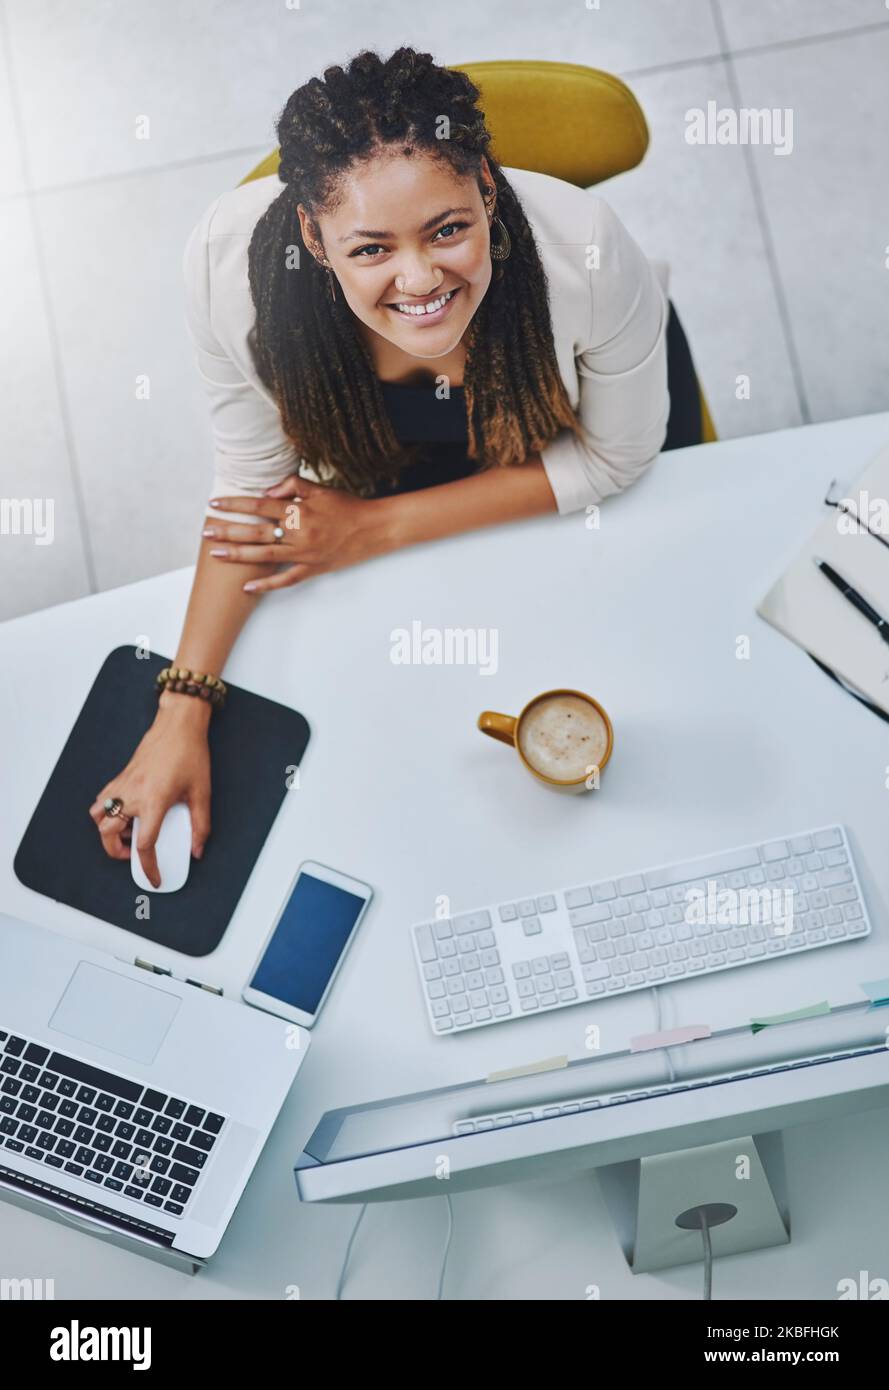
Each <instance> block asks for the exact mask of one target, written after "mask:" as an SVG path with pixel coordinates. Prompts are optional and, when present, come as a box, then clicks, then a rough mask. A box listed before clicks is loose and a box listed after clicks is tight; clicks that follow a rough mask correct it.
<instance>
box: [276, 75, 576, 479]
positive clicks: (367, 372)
mask: <svg viewBox="0 0 889 1390" xmlns="http://www.w3.org/2000/svg"><path fill="white" fill-rule="evenodd" d="M478 99H479V91H478V89H477V88H476V87H475V86H474V85H473V83H472V82H471V81H470V79H469V78H468V77H467V76H466V74H465V73H462V72H458V71H455V70H453V69H449V68H444V67H441V66H439V65H438V64H436V63H435V62H434V61H433V59H432V56H431V54H428V53H418V52H416V51H415V50H414V49H413V48H407V47H405V48H399V49H397V50H396V51H395V52H394V53H393V54H392V55H391V57H389V58H388V59H385V60H384V59H382V58H381V57H380V56H379V54H377V53H373V52H370V51H364V52H361V53H359V54H358V55H357V56H356V57H355V58H353V59H352V60H351V62H349V63H348V65H347V66H346V67H345V68H342V67H339V66H337V67H330V68H327V69H326V71H325V73H324V77H323V80H320V79H318V78H312V79H310V81H308V82H306V83H305V84H304V85H303V86H302V87H299V88H297V90H296V91H295V92H293V94H292V95H291V96H290V98H289V100H288V101H287V104H286V105H285V107H284V110H283V112H282V113H281V116H280V118H279V120H278V124H277V135H278V143H279V145H280V148H281V163H280V169H279V177H280V179H281V180H282V182H283V183H284V185H285V187H284V189H283V191H282V192H281V193H280V194H279V195H278V197H277V198H276V199H275V200H274V202H272V203H271V204H270V205H269V207H268V208H267V210H266V211H265V213H264V214H263V215H262V217H261V218H260V219H259V221H258V222H257V224H256V227H255V228H254V231H253V235H252V237H251V241H250V249H249V257H248V271H249V282H250V291H251V295H252V297H253V303H254V306H255V309H256V324H255V329H254V334H253V354H254V358H255V361H256V366H257V370H258V372H259V375H260V378H261V380H262V381H263V382H264V383H265V385H266V386H267V387H268V389H269V390H270V392H271V393H272V394H273V396H274V398H275V400H276V402H277V404H278V407H279V410H280V412H281V419H282V424H283V428H284V431H285V433H286V434H287V436H288V437H289V438H290V439H291V440H292V441H293V442H294V444H295V446H296V448H297V451H298V453H299V455H300V457H301V458H303V459H305V460H306V461H307V462H309V463H311V464H312V466H313V467H314V468H315V469H316V470H317V471H318V473H319V476H320V475H322V474H326V475H327V479H329V481H330V483H331V485H333V486H336V487H344V488H346V489H347V490H348V491H350V492H354V493H357V494H358V495H361V496H373V495H374V492H375V491H376V489H377V487H378V486H379V484H380V483H381V482H384V481H385V482H388V483H390V484H392V485H393V486H397V481H398V475H399V472H400V470H401V469H403V468H404V467H405V466H406V465H407V464H408V463H410V462H412V461H414V460H415V458H416V446H413V447H412V446H406V445H404V444H402V443H400V442H399V441H398V440H397V439H396V437H395V433H394V431H393V428H392V424H391V421H390V420H389V417H388V414H387V411H386V408H385V404H384V401H383V395H382V392H381V390H380V383H379V381H378V379H377V377H376V374H375V371H374V368H373V362H372V359H371V356H370V353H369V351H368V349H367V347H366V346H365V344H364V342H363V340H362V338H361V335H360V334H359V332H358V331H357V328H356V320H355V318H354V316H353V314H352V313H351V311H350V309H349V308H348V306H347V305H346V304H345V303H344V302H343V298H342V295H341V294H337V296H336V298H335V299H332V298H331V295H330V291H329V287H328V274H327V272H326V271H325V270H324V269H322V268H320V267H318V265H317V262H316V260H315V258H314V256H312V254H311V252H310V251H309V249H308V247H307V246H306V244H305V242H304V240H303V236H302V230H301V226H300V221H299V216H298V213H297V203H302V204H303V205H304V206H305V208H306V211H307V213H308V214H309V217H310V219H311V220H312V221H314V220H315V219H316V218H317V215H318V213H320V212H323V211H325V210H326V209H330V208H332V207H333V206H335V205H336V199H337V196H338V181H339V179H340V178H341V177H342V176H343V175H344V174H345V173H346V172H347V171H348V170H349V169H350V168H351V166H352V165H353V164H354V163H355V162H356V161H364V160H367V159H369V158H372V157H373V156H374V155H375V154H377V153H381V152H383V151H386V150H394V149H397V148H398V147H399V146H401V147H402V149H403V152H404V153H405V154H409V153H413V152H414V151H415V150H419V152H421V153H423V154H426V155H431V156H433V157H435V158H438V159H443V160H447V162H448V163H449V164H450V166H451V168H452V169H453V170H454V171H455V173H456V174H457V175H458V176H460V177H465V176H467V175H471V174H474V175H475V176H476V177H477V178H479V180H480V178H481V169H480V165H481V159H482V156H483V155H484V156H486V157H487V160H488V165H489V168H490V170H491V174H492V175H493V181H494V186H495V189H496V192H497V212H498V216H499V217H500V219H501V221H502V222H503V223H504V224H505V226H506V229H507V231H508V233H509V237H510V239H511V242H512V251H511V254H510V256H509V258H508V259H507V260H505V261H498V262H495V270H494V275H493V277H492V280H491V283H490V285H489V287H488V290H487V292H486V293H485V295H484V297H483V299H482V301H481V303H480V304H479V306H478V308H477V310H476V312H475V314H474V315H473V318H472V320H471V321H470V324H469V327H468V329H467V331H466V333H465V335H464V344H465V347H466V361H465V365H464V372H463V386H464V394H465V402H466V415H467V427H468V446H467V452H468V454H469V457H470V458H472V459H475V460H477V461H478V467H479V468H480V469H482V468H488V467H490V466H492V465H500V466H504V465H509V464H518V463H522V462H524V461H525V460H526V459H527V458H528V457H529V455H531V454H534V453H537V452H539V451H540V449H542V448H543V446H544V445H545V444H547V443H549V442H550V440H552V439H553V438H554V436H555V435H556V434H557V433H558V432H559V431H560V430H562V429H564V428H568V429H571V430H573V431H574V432H575V433H576V434H580V432H581V427H580V424H579V422H578V420H577V417H576V416H575V414H574V411H573V410H572V408H571V403H570V401H569V399H568V395H567V392H566V390H565V386H564V383H563V381H562V379H561V376H560V374H559V369H558V365H557V362H556V356H555V350H554V347H553V335H552V324H551V321H550V313H549V300H548V295H547V282H546V275H545V272H544V269H543V265H542V264H541V261H540V257H539V255H538V252H537V247H536V245H535V242H534V237H533V233H532V231H531V227H530V225H529V223H528V220H527V218H526V217H525V214H524V212H523V210H522V207H521V204H520V203H519V200H518V198H517V196H516V194H515V192H514V191H513V189H512V188H511V187H510V185H509V183H508V182H507V180H506V178H505V177H504V175H503V172H502V170H501V169H500V167H499V165H497V163H496V162H495V160H494V159H493V157H492V155H491V154H490V149H489V146H490V140H491V137H490V134H489V132H488V130H487V128H486V125H485V118H484V115H483V113H482V111H481V110H480V109H479V107H478V105H477V102H478ZM443 115H444V116H446V117H447V120H448V127H449V132H448V133H449V138H446V139H441V138H438V135H437V132H439V131H440V130H441V129H442V125H441V120H442V116H443ZM294 250H296V253H297V254H296V257H295V263H296V265H297V266H306V267H307V271H305V272H303V273H297V274H293V273H292V271H291V269H289V266H291V265H292V264H293V263H294V257H293V251H294ZM327 479H326V480H327Z"/></svg>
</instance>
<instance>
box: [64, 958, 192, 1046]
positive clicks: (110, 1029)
mask: <svg viewBox="0 0 889 1390" xmlns="http://www.w3.org/2000/svg"><path fill="white" fill-rule="evenodd" d="M181 1003H182V1000H181V999H180V998H179V996H178V995H176V994H168V993H167V992H166V991H165V990H162V989H158V988H157V987H156V986H155V985H148V984H145V985H143V984H141V983H140V982H139V981H138V980H130V979H128V978H127V976H126V975H118V974H116V973H115V971H113V970H103V969H102V968H101V967H100V966H98V965H91V964H90V963H89V962H88V961H85V960H82V961H81V962H80V964H79V965H78V967H77V969H76V970H75V971H74V974H73V975H72V976H71V979H70V981H69V982H68V987H67V989H66V990H65V993H64V994H63V995H62V997H61V999H60V1000H59V1003H58V1005H57V1007H56V1011H55V1013H54V1014H53V1016H52V1018H51V1019H50V1020H49V1026H50V1027H51V1028H57V1029H58V1030H59V1032H60V1033H67V1034H68V1035H69V1036H70V1037H72V1038H80V1040H81V1041H82V1042H87V1043H92V1045H93V1047H101V1048H105V1049H106V1050H107V1051H108V1052H116V1053H118V1054H119V1055H120V1056H121V1057H129V1058H130V1059H131V1060H132V1061H134V1062H143V1063H148V1062H153V1061H154V1059H155V1057H156V1056H157V1052H158V1048H159V1047H160V1045H161V1043H162V1042H163V1040H164V1038H165V1037H166V1035H167V1030H168V1029H169V1027H170V1024H171V1023H172V1022H173V1019H174V1018H175V1017H176V1014H177V1012H178V1010H179V1005H180V1004H181Z"/></svg>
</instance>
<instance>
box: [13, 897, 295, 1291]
mask: <svg viewBox="0 0 889 1390" xmlns="http://www.w3.org/2000/svg"><path fill="white" fill-rule="evenodd" d="M308 1045H309V1034H308V1032H307V1031H306V1030H305V1029H303V1028H298V1027H297V1026H296V1025H294V1024H291V1023H285V1022H282V1021H281V1020H280V1019H276V1018H273V1017H272V1016H271V1015H270V1014H264V1013H261V1012H259V1011H258V1010H256V1009H251V1008H249V1007H248V1006H247V1005H245V1004H242V1003H240V1002H238V1003H234V1002H232V1001H230V1000H227V999H224V998H222V997H220V996H219V995H216V994H213V993H209V992H208V991H206V990H202V989H199V988H195V987H194V986H192V985H189V984H184V983H180V982H179V981H178V980H173V979H171V978H169V977H167V976H155V975H152V974H150V973H148V972H146V971H144V970H142V969H140V968H139V967H137V966H135V965H132V966H131V965H127V964H124V963H123V962H122V961H119V960H117V959H116V958H115V957H113V956H110V955H107V954H105V953H104V952H102V951H97V950H93V949H91V948H89V947H84V946H80V945H79V944H78V943H76V942H74V941H70V940H68V939H67V938H65V937H61V936H59V935H57V934H56V933H54V932H50V931H46V930H44V929H43V928H41V927H36V926H33V925H31V924H30V923H27V922H23V921H20V920H18V919H17V918H14V917H9V916H6V915H5V914H3V913H0V1197H3V1198H4V1199H6V1200H9V1201H11V1202H14V1203H17V1204H18V1205H21V1206H24V1207H27V1208H28V1209H30V1210H33V1211H39V1212H41V1213H43V1214H45V1215H47V1216H53V1217H55V1218H56V1219H58V1220H61V1221H65V1222H68V1223H71V1224H73V1225H75V1226H77V1227H78V1228H79V1229H81V1230H86V1231H90V1232H91V1233H93V1234H95V1235H98V1236H102V1237H104V1238H105V1239H107V1240H110V1241H112V1242H113V1243H115V1244H119V1245H125V1246H127V1247H128V1248H130V1249H136V1250H138V1251H140V1252H141V1253H143V1254H148V1255H152V1256H154V1257H155V1258H158V1259H161V1260H163V1261H164V1262H166V1263H169V1264H174V1265H177V1266H179V1267H180V1268H182V1267H184V1268H189V1269H191V1270H195V1269H197V1268H199V1267H200V1265H201V1264H203V1263H204V1262H205V1261H206V1260H207V1259H208V1258H209V1257H210V1256H211V1255H212V1254H213V1252H214V1251H215V1250H216V1247H217V1246H218V1244H219V1242H220V1240H221V1238H222V1234H223V1232H224V1231H225V1228H226V1226H227V1225H228V1222H229V1219H230V1218H231V1215H232V1213H233V1211H234V1209H235V1206H236V1205H237V1202H238V1199H239V1197H240V1195H241V1193H242V1191H243V1190H244V1187H245V1185H246V1183H247V1179H248V1178H249V1176H250V1173H251V1172H252V1170H253V1167H254V1164H255V1163H256V1161H257V1159H258V1157H259V1155H260V1152H261V1151H262V1147H263V1144H264V1143H265V1141H266V1139H267V1137H268V1134H269V1131H270V1130H271V1127H272V1125H273V1124H274V1122H275V1118H276V1116H277V1114H278V1111H279V1110H280V1108H281V1106H282V1104H283V1102H284V1099H285V1097H286V1095H287V1092H288V1090H289V1089H290V1085H291V1083H292V1081H293V1078H294V1076H295V1075H296V1073H297V1071H298V1070H299V1067H300V1065H301V1064H302V1060H303V1058H304V1057H305V1055H306V1051H307V1049H308Z"/></svg>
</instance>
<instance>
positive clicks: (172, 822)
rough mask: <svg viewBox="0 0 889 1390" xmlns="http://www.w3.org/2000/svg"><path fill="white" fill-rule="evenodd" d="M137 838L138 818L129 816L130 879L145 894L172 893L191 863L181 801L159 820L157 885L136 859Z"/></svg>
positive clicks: (187, 819)
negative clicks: (130, 828) (150, 880)
mask: <svg viewBox="0 0 889 1390" xmlns="http://www.w3.org/2000/svg"><path fill="white" fill-rule="evenodd" d="M138 838H139V817H138V816H134V817H133V841H132V846H131V851H130V872H131V873H132V875H133V880H134V882H135V883H137V884H138V885H139V887H140V888H144V889H145V890H146V892H148V893H176V892H178V890H179V889H180V888H183V887H184V886H185V880H186V879H187V878H188V870H189V867H190V865H191V815H190V814H189V810H188V807H187V806H186V805H185V802H184V801H180V802H177V804H176V805H175V806H171V807H170V809H169V811H168V812H167V814H166V815H165V816H164V818H163V821H162V822H161V828H160V830H159V832H158V837H157V844H156V845H155V847H154V852H155V854H156V855H157V867H158V869H159V870H160V876H161V885H160V888H155V886H154V884H153V883H151V882H149V880H148V879H147V878H146V876H145V870H144V869H143V868H142V864H141V862H140V860H139V851H138V850H137V848H136V842H137V840H138Z"/></svg>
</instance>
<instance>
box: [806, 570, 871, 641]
mask: <svg viewBox="0 0 889 1390" xmlns="http://www.w3.org/2000/svg"><path fill="white" fill-rule="evenodd" d="M812 559H813V560H814V561H815V564H816V565H817V566H818V568H819V569H820V571H821V573H822V574H823V575H824V577H825V579H829V580H830V582H831V584H833V586H834V588H835V589H839V591H840V593H841V594H842V595H843V598H845V599H848V600H849V602H850V603H851V605H852V607H853V608H857V609H858V611H859V613H861V614H862V616H863V617H865V618H867V620H868V622H869V623H873V625H874V627H875V628H876V629H877V632H878V633H879V634H880V636H881V637H882V639H883V641H884V642H889V623H887V622H886V619H885V618H881V617H880V615H879V613H878V612H877V610H876V609H875V608H871V606H870V604H869V603H868V601H867V599H866V598H862V597H861V595H860V594H859V592H858V590H857V589H853V588H852V585H851V584H850V583H849V582H848V581H847V580H845V579H844V578H843V576H842V575H841V574H837V572H836V570H835V569H833V568H832V567H831V566H830V565H829V564H828V563H827V561H826V560H820V559H819V558H818V556H817V555H813V556H812Z"/></svg>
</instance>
